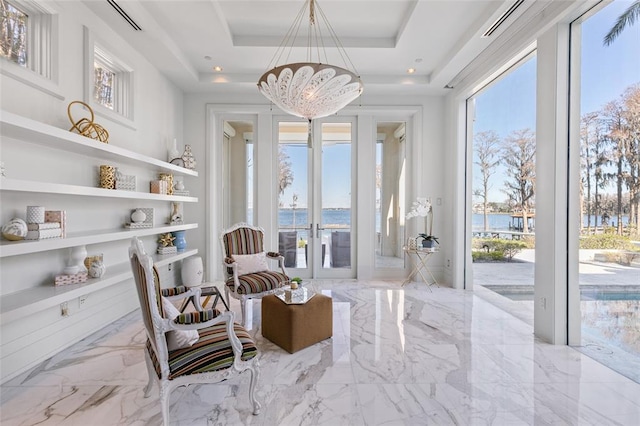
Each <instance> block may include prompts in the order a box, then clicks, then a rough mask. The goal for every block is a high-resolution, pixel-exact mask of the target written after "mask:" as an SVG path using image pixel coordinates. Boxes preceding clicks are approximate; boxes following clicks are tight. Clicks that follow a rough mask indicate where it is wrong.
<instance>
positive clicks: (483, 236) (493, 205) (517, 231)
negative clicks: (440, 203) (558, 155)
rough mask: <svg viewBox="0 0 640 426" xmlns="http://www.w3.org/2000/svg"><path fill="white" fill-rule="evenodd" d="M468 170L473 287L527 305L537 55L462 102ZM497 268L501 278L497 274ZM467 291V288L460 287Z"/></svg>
mask: <svg viewBox="0 0 640 426" xmlns="http://www.w3.org/2000/svg"><path fill="white" fill-rule="evenodd" d="M467 107H468V108H467V110H468V114H469V116H468V118H467V119H468V120H472V121H471V123H470V126H469V127H470V128H471V131H470V135H469V140H470V142H471V144H470V149H472V158H473V160H472V161H473V164H470V165H469V166H468V167H469V168H470V169H471V174H472V188H471V199H472V206H470V207H471V209H472V229H471V230H469V231H470V232H471V234H472V239H471V241H472V247H471V255H472V259H473V277H474V279H473V285H474V286H483V287H485V288H488V289H490V290H493V291H495V292H496V293H498V294H500V295H502V296H503V297H506V298H511V299H517V300H527V301H528V303H527V304H526V307H525V306H524V304H523V308H522V311H524V310H530V311H531V312H532V311H533V283H534V266H535V264H534V262H535V189H536V185H535V183H536V176H535V154H536V136H535V125H536V113H535V108H536V56H535V53H531V54H529V55H528V56H527V57H525V58H524V59H522V60H520V61H519V62H518V63H517V64H515V65H514V66H512V67H511V68H509V69H508V70H507V71H505V72H504V73H503V74H501V75H500V76H499V77H498V78H496V79H495V80H493V81H492V82H491V83H490V84H488V85H487V86H485V87H484V88H483V89H481V90H480V91H479V92H477V93H476V94H475V95H473V96H472V97H471V98H469V99H468V101H467ZM496 263H500V267H501V269H502V270H504V271H505V273H504V274H502V273H501V274H497V273H496ZM466 285H467V286H468V285H469V283H467V284H466Z"/></svg>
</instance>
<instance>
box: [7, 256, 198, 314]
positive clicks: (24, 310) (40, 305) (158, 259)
mask: <svg viewBox="0 0 640 426" xmlns="http://www.w3.org/2000/svg"><path fill="white" fill-rule="evenodd" d="M196 254H198V250H197V249H193V250H185V251H184V252H181V253H178V254H172V255H157V254H156V255H154V256H153V260H154V263H155V264H156V265H157V266H164V265H167V264H169V263H172V262H177V261H179V260H182V259H184V258H187V257H189V256H193V255H196ZM131 278H133V274H132V272H131V265H130V264H129V262H125V263H120V264H117V265H112V266H108V265H107V272H106V273H105V275H104V276H102V277H101V278H90V279H88V280H87V281H86V282H84V283H81V284H70V285H65V286H60V287H55V286H54V285H53V283H52V284H51V285H49V286H38V287H32V288H29V289H27V290H23V291H17V292H15V293H10V294H7V295H4V296H0V324H6V323H8V322H11V321H15V320H18V319H20V318H23V317H24V316H25V315H31V314H34V313H37V312H40V311H43V310H45V309H48V308H52V307H54V306H57V305H59V304H61V303H65V302H67V301H69V300H71V299H75V298H78V297H81V296H86V295H89V294H91V293H93V292H96V291H100V290H103V289H105V288H107V287H110V286H112V285H115V284H118V283H120V282H123V281H126V280H128V279H131Z"/></svg>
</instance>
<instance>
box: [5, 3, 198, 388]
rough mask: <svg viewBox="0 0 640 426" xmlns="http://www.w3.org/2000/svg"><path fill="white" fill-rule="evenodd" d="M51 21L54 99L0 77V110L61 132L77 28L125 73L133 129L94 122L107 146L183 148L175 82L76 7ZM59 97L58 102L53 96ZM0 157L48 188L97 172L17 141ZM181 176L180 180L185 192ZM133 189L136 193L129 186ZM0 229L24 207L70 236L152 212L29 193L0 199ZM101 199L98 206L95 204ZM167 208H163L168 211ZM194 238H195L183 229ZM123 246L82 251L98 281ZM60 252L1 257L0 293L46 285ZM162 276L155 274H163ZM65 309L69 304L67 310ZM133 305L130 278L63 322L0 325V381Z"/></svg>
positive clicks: (73, 87) (78, 43)
mask: <svg viewBox="0 0 640 426" xmlns="http://www.w3.org/2000/svg"><path fill="white" fill-rule="evenodd" d="M53 6H54V7H56V8H58V11H59V15H58V19H59V46H60V49H59V54H60V56H59V61H58V62H59V64H60V70H59V85H58V88H57V89H56V92H57V95H58V96H52V95H51V94H49V93H45V92H42V91H40V90H38V89H36V88H33V87H31V86H29V85H27V84H24V83H22V82H20V81H17V80H15V79H13V78H12V77H10V76H7V75H5V74H4V73H3V74H2V75H0V85H1V87H2V91H1V94H0V106H1V108H2V110H3V111H9V112H12V113H15V114H18V115H22V116H25V117H28V118H31V119H34V120H37V121H41V122H44V123H47V124H50V125H53V126H55V127H59V128H63V129H69V128H70V127H71V123H70V122H69V120H68V118H67V105H68V104H69V102H71V101H73V100H82V99H83V84H84V83H83V82H84V79H83V67H84V64H83V57H84V48H83V26H86V27H88V28H89V29H90V31H91V32H92V33H93V35H94V36H95V37H96V38H98V39H100V40H101V41H102V43H103V44H105V45H106V46H105V47H107V48H108V49H109V50H110V51H111V53H113V54H114V55H117V56H118V57H119V58H120V59H121V60H122V61H124V62H126V63H127V64H128V65H129V66H131V67H132V68H133V70H134V90H135V95H134V119H135V120H134V124H135V129H132V128H129V127H126V126H123V125H121V124H118V123H116V122H114V121H111V120H109V119H108V118H106V117H104V116H97V117H96V122H98V123H99V124H101V125H103V126H104V127H105V128H106V129H107V130H108V131H109V133H110V139H109V143H110V144H111V145H115V146H119V147H123V148H126V149H128V150H132V151H135V152H139V153H142V154H145V155H148V156H152V157H155V158H159V159H162V160H165V159H166V141H167V140H169V139H170V140H172V139H173V138H174V137H177V138H178V140H179V141H182V132H183V127H182V118H183V94H182V91H181V90H179V89H178V88H177V87H176V86H175V85H173V84H172V83H171V82H169V81H168V80H167V79H166V78H165V77H164V76H163V75H161V74H160V73H159V72H158V71H157V70H156V69H155V68H154V67H153V66H151V64H149V63H148V62H147V61H146V60H145V59H143V57H142V55H140V54H139V52H136V51H135V50H133V49H132V48H130V47H129V45H128V43H127V40H126V38H124V37H123V36H121V35H119V34H116V33H114V32H113V31H111V30H109V29H108V28H107V27H106V25H104V24H103V23H102V21H100V19H99V18H98V17H97V16H95V15H94V14H93V13H92V12H91V11H89V10H88V9H86V8H85V6H84V5H83V4H82V3H79V2H73V3H71V2H56V3H55V4H53ZM61 98H62V99H61ZM1 154H2V160H3V161H4V162H5V166H6V171H7V176H8V177H9V178H14V179H24V180H37V181H52V182H56V183H68V184H75V185H86V186H97V167H98V165H99V164H104V161H103V160H97V159H93V158H90V157H83V156H76V155H74V154H73V153H68V152H66V151H59V150H56V149H46V148H43V147H41V146H36V145H30V144H25V143H24V142H20V141H8V140H4V141H3V145H2V153H1ZM121 169H122V171H123V172H125V174H136V175H138V176H139V177H140V178H143V179H142V180H143V181H144V180H145V179H146V181H148V180H149V174H150V173H151V172H150V171H149V170H144V169H140V168H135V167H128V166H123V167H122V168H121ZM189 179H193V178H185V182H186V184H187V186H188V185H189ZM138 190H139V191H143V190H144V189H143V188H141V187H138ZM0 194H1V196H2V200H1V201H2V202H1V207H0V222H1V223H5V222H6V221H7V220H8V219H10V218H11V217H16V216H17V217H22V218H24V215H25V209H26V206H27V205H44V206H45V207H47V209H50V210H56V209H60V210H66V211H67V214H68V229H69V231H71V232H77V231H83V230H100V229H113V228H118V227H120V226H121V225H122V223H123V222H124V221H125V220H126V219H127V216H128V213H129V212H130V211H131V209H132V208H135V207H155V208H156V210H157V213H156V214H164V212H163V211H162V208H161V207H159V205H158V203H155V204H150V205H147V203H145V202H139V201H137V200H125V199H114V200H110V199H95V198H89V199H88V198H84V197H77V196H67V195H51V194H49V195H42V194H33V193H27V194H25V193H14V192H7V191H3V192H1V193H0ZM104 200H107V201H104ZM169 208H170V207H169V203H167V206H166V210H167V212H166V213H167V214H168V212H169ZM189 232H197V231H189ZM144 241H145V245H146V247H147V250H148V251H154V250H155V246H156V244H155V237H147V238H145V239H144ZM128 246H129V241H119V242H112V243H107V244H95V245H90V246H88V247H87V249H88V252H89V254H97V253H103V254H104V257H105V264H106V265H107V274H109V265H113V264H118V263H123V262H126V260H127V249H128ZM66 254H67V250H66V249H64V250H54V251H51V252H44V253H37V254H30V255H23V256H11V257H5V258H2V259H1V260H0V262H1V263H0V279H1V283H2V289H1V291H2V295H5V294H8V293H13V292H16V291H20V290H23V289H26V288H29V287H33V286H52V285H53V284H52V280H53V276H54V275H56V274H59V273H61V271H62V268H63V267H64V265H65V260H66ZM163 272H164V271H163ZM71 302H73V303H75V304H72V303H71ZM137 306H138V300H137V296H136V293H135V289H134V286H133V281H127V282H122V283H120V284H118V285H115V286H113V287H110V288H109V289H106V290H103V291H100V292H96V293H92V294H91V295H90V296H89V298H88V300H87V303H86V304H85V305H84V306H83V307H82V309H79V308H78V306H77V301H75V300H74V301H70V306H69V308H70V312H71V315H70V316H69V317H62V316H61V315H60V309H59V308H58V307H56V308H52V309H49V310H47V311H44V312H39V313H37V315H32V313H30V314H31V316H30V317H29V318H27V319H24V320H20V321H19V322H10V323H8V324H2V326H1V330H0V336H1V339H2V341H1V348H2V349H1V350H2V353H1V356H2V361H1V362H2V365H1V368H0V370H1V371H2V379H1V380H2V381H5V380H7V379H8V378H10V377H12V376H14V375H16V374H17V373H19V372H20V371H23V370H24V369H26V368H28V367H32V366H34V365H36V364H37V363H38V362H41V361H42V360H44V359H46V358H47V357H48V356H51V355H53V354H54V353H55V352H57V351H59V350H60V349H62V348H64V347H66V346H68V345H69V344H71V343H72V342H75V341H77V340H79V339H81V338H83V337H85V336H87V335H89V334H91V333H92V332H94V331H96V330H97V329H99V328H101V327H103V326H104V325H106V324H108V323H110V322H112V321H114V320H115V319H117V318H119V317H121V316H122V315H124V314H126V313H128V312H131V311H132V310H133V309H135V308H136V307H137Z"/></svg>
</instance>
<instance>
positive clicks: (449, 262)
mask: <svg viewBox="0 0 640 426" xmlns="http://www.w3.org/2000/svg"><path fill="white" fill-rule="evenodd" d="M447 268H451V259H447Z"/></svg>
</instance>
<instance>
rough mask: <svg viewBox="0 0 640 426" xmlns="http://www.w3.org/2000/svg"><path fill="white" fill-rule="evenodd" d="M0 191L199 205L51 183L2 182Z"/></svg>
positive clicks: (185, 200) (189, 199)
mask: <svg viewBox="0 0 640 426" xmlns="http://www.w3.org/2000/svg"><path fill="white" fill-rule="evenodd" d="M0 191H15V192H35V193H40V194H60V195H78V196H85V197H107V198H132V199H136V200H152V201H180V202H183V203H197V202H198V198H197V197H184V196H180V195H164V194H152V193H150V192H136V191H122V190H117V189H104V188H93V187H90V186H79V185H66V184H60V183H50V182H36V181H31V180H20V179H6V178H4V179H2V180H0Z"/></svg>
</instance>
